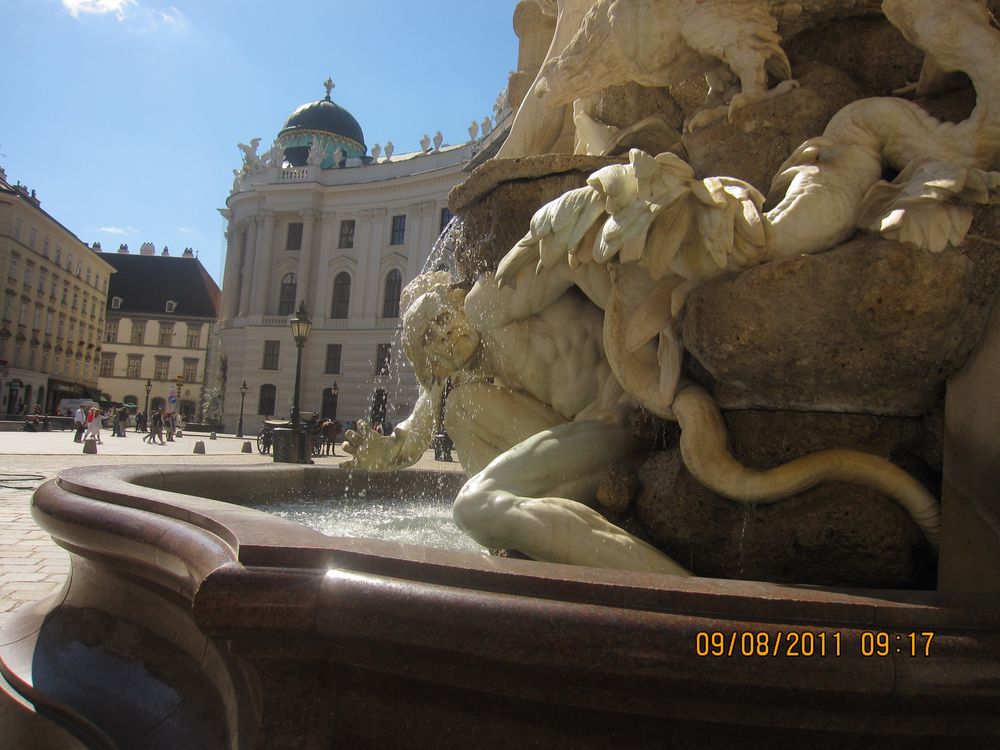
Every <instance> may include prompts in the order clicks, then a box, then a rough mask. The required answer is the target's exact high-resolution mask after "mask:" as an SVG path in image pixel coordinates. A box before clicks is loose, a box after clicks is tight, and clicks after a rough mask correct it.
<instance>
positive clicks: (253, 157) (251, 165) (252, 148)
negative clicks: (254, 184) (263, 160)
mask: <svg viewBox="0 0 1000 750" xmlns="http://www.w3.org/2000/svg"><path fill="white" fill-rule="evenodd" d="M259 145H260V138H251V139H250V143H249V145H248V144H246V143H240V144H237V148H238V149H239V150H240V151H241V152H243V171H244V172H252V171H254V170H255V169H257V167H258V166H259V165H260V157H259V156H257V146H259Z"/></svg>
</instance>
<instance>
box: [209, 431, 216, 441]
mask: <svg viewBox="0 0 1000 750" xmlns="http://www.w3.org/2000/svg"><path fill="white" fill-rule="evenodd" d="M208 439H209V440H215V433H214V432H213V433H212V434H211V435H209V436H208Z"/></svg>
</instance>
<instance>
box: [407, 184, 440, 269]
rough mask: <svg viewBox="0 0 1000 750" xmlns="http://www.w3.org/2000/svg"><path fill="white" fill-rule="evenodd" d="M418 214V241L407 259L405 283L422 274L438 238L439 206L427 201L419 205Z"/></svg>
mask: <svg viewBox="0 0 1000 750" xmlns="http://www.w3.org/2000/svg"><path fill="white" fill-rule="evenodd" d="M416 214H417V216H418V225H417V241H416V242H415V243H413V245H412V248H413V249H412V251H411V252H410V254H409V256H408V257H407V258H406V277H405V278H404V279H403V282H404V283H407V282H409V281H410V280H412V279H413V278H415V277H416V275H417V274H418V273H420V269H421V268H422V267H423V265H424V262H425V261H426V260H427V256H428V255H430V252H431V246H432V245H433V244H434V240H435V239H436V238H437V216H438V215H439V214H438V212H437V205H436V204H435V203H434V202H433V201H425V202H423V203H421V204H420V205H419V207H418V208H417V211H416Z"/></svg>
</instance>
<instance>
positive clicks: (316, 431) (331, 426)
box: [257, 411, 340, 456]
mask: <svg viewBox="0 0 1000 750" xmlns="http://www.w3.org/2000/svg"><path fill="white" fill-rule="evenodd" d="M299 420H300V422H301V424H302V429H303V430H305V431H306V432H309V433H310V434H311V435H312V454H313V455H314V456H320V455H323V452H324V449H325V448H326V447H327V446H329V449H328V451H327V453H328V454H332V453H333V443H334V441H335V440H336V438H337V433H338V432H339V431H340V425H339V423H338V422H336V421H334V420H330V419H320V418H319V415H318V414H317V413H316V412H314V411H304V412H302V413H301V415H300V416H299ZM291 426H292V421H291V420H290V419H265V420H264V424H262V425H261V427H260V430H258V431H257V452H258V453H261V454H266V453H270V452H271V446H272V444H273V443H274V430H275V429H277V428H279V427H280V428H289V427H291Z"/></svg>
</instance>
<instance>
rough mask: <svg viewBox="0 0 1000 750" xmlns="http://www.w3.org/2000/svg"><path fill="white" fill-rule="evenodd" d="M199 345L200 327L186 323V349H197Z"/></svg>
mask: <svg viewBox="0 0 1000 750" xmlns="http://www.w3.org/2000/svg"><path fill="white" fill-rule="evenodd" d="M199 343H201V326H196V325H194V324H193V323H188V330H187V348H188V349H197V348H198V344H199Z"/></svg>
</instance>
